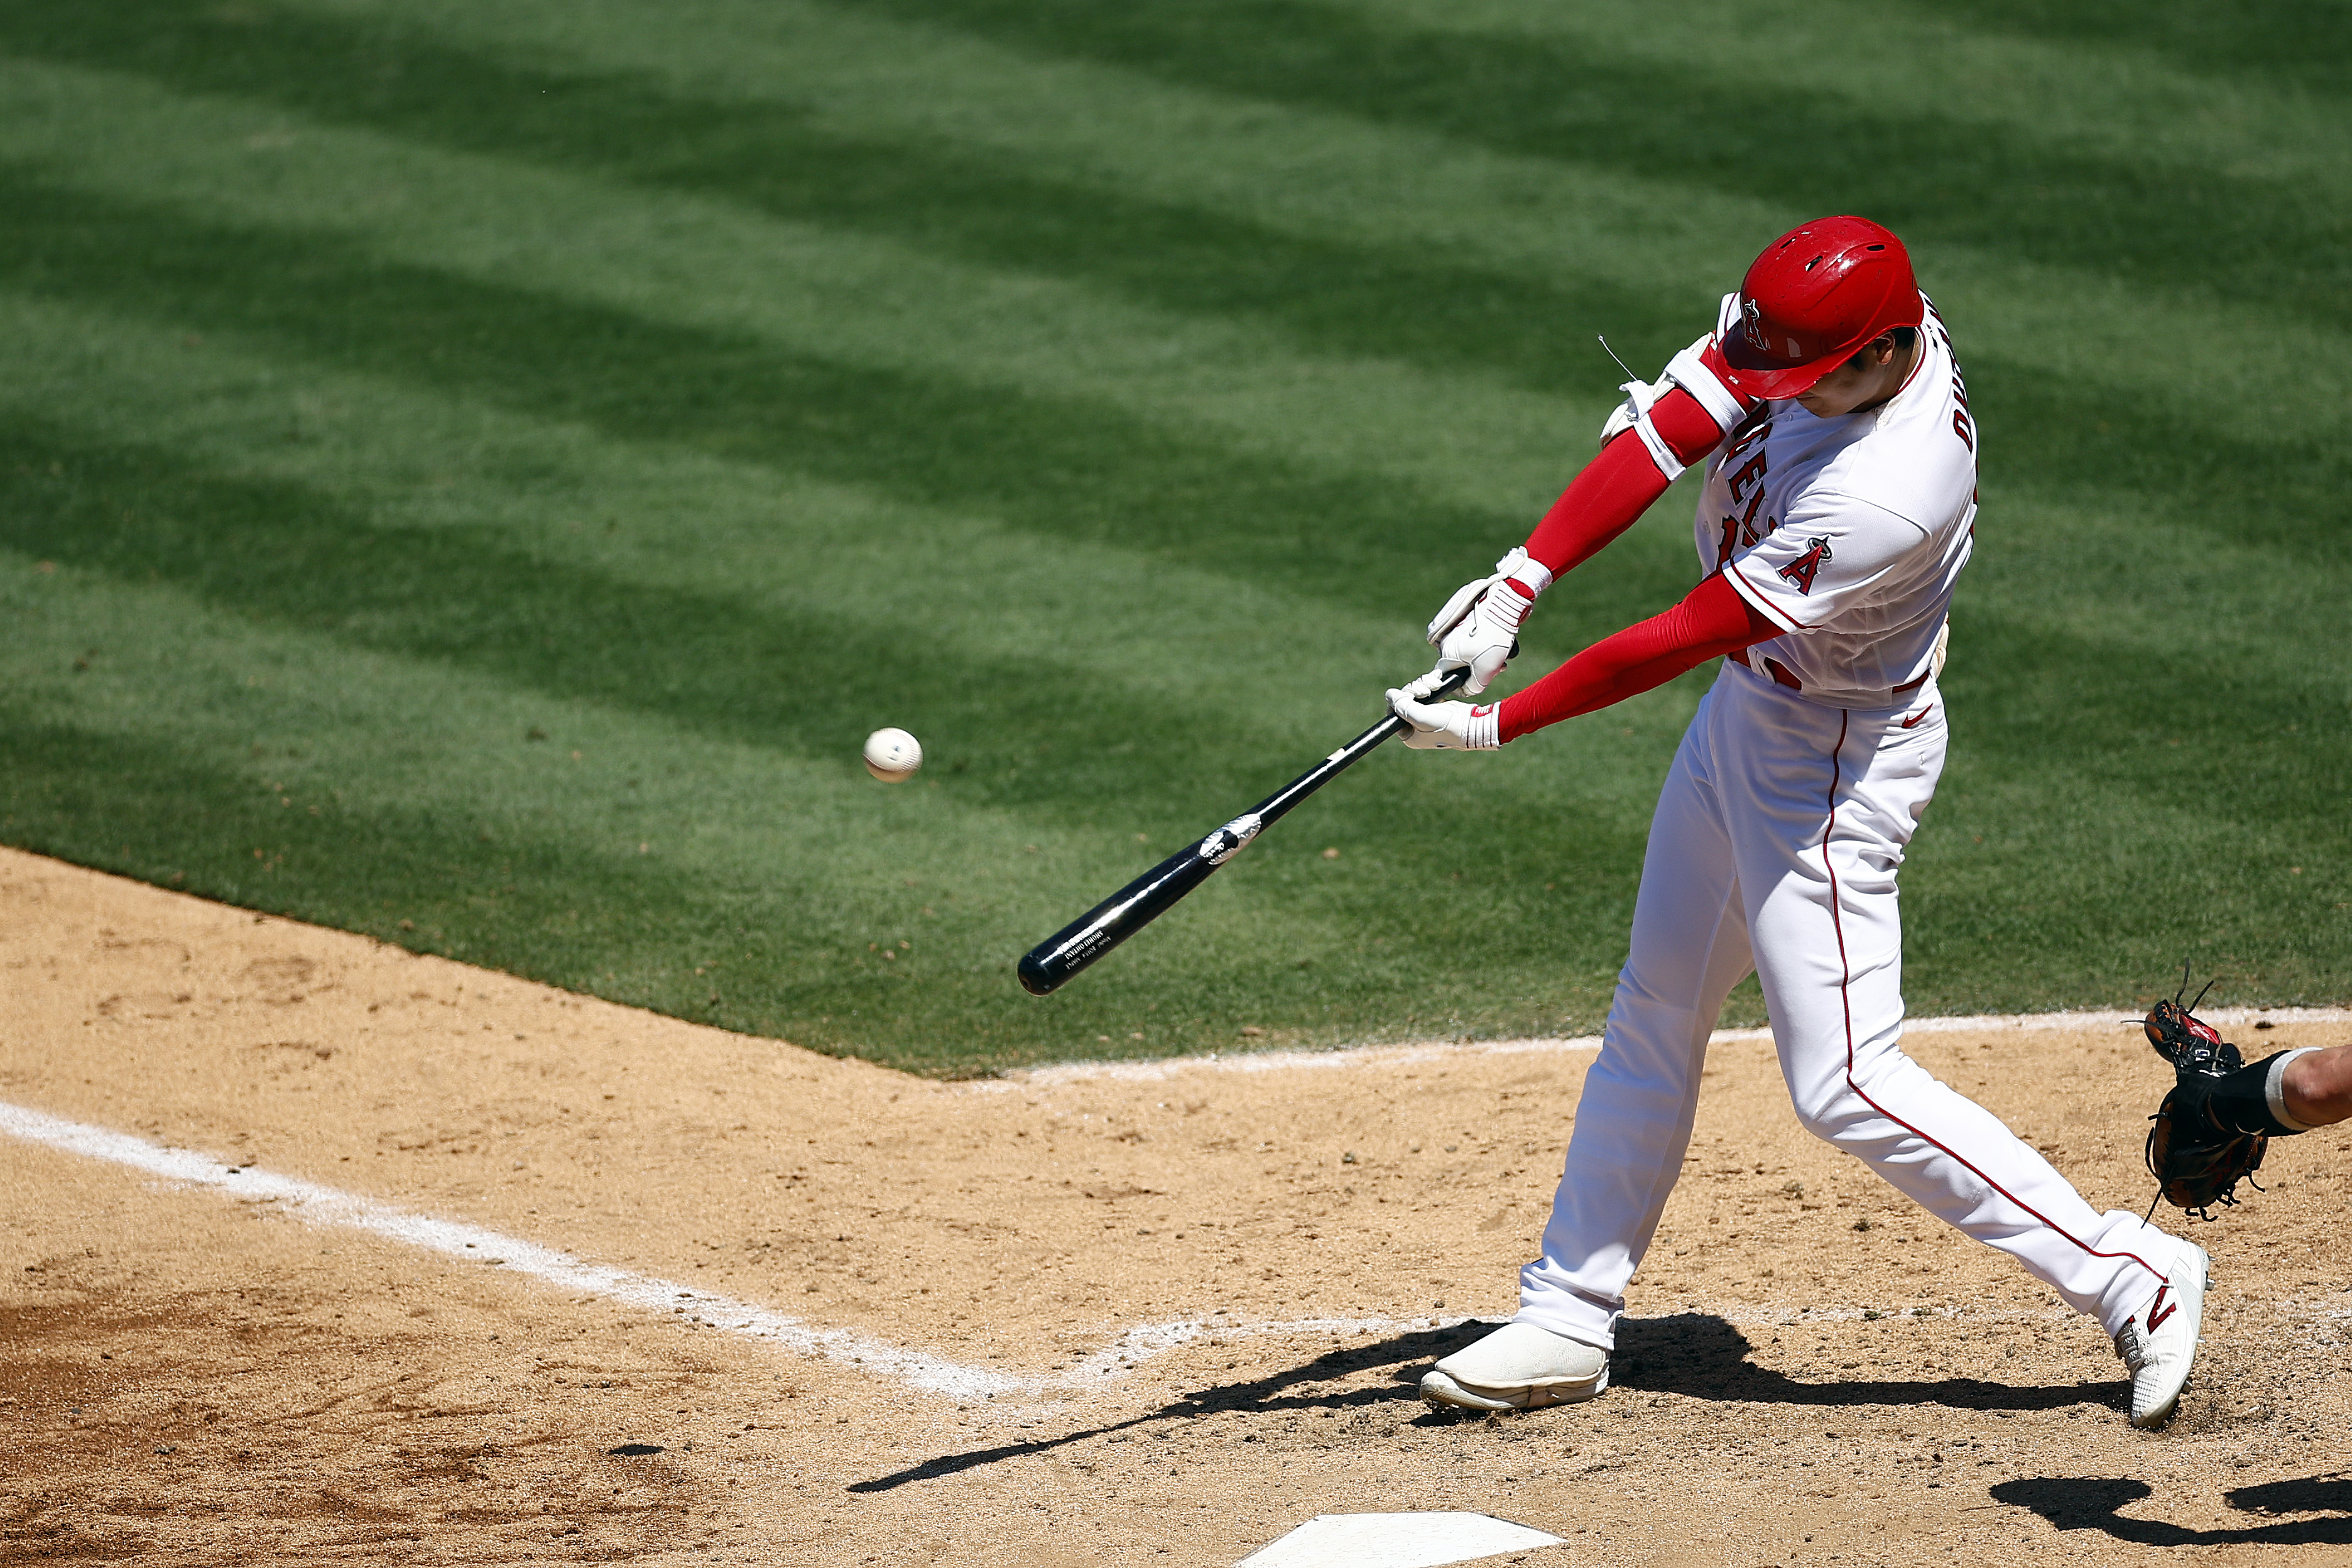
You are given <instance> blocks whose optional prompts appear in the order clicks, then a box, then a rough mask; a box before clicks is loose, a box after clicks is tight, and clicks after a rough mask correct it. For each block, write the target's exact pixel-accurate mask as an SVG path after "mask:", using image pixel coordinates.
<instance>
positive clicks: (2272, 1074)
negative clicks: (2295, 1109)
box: [2263, 1046, 2320, 1132]
mask: <svg viewBox="0 0 2352 1568" xmlns="http://www.w3.org/2000/svg"><path fill="white" fill-rule="evenodd" d="M2319 1048H2320V1047H2317V1046H2303V1047H2298V1048H2297V1049H2294V1050H2292V1051H2282V1052H2280V1053H2279V1054H2278V1055H2277V1056H2275V1057H2273V1058H2271V1070H2270V1071H2269V1072H2268V1073H2266V1074H2264V1075H2263V1099H2264V1100H2268V1101H2270V1106H2271V1115H2272V1116H2273V1117H2275V1118H2276V1119H2277V1121H2278V1124H2279V1125H2280V1126H2282V1127H2289V1128H2293V1129H2294V1131H2297V1132H2308V1131H2311V1129H2310V1128H2308V1127H2306V1126H2305V1125H2304V1124H2303V1123H2302V1122H2300V1121H2296V1120H2295V1119H2294V1117H2292V1116H2290V1115H2288V1114H2287V1110H2286V1064H2287V1063H2289V1062H2291V1061H2293V1060H2294V1058H2297V1057H2307V1056H2309V1055H2310V1054H2311V1053H2312V1052H2314V1051H2315V1050H2317V1049H2319Z"/></svg>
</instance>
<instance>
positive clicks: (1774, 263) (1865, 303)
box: [1722, 217, 1925, 398]
mask: <svg viewBox="0 0 2352 1568" xmlns="http://www.w3.org/2000/svg"><path fill="white" fill-rule="evenodd" d="M1924 314H1925V312H1924V310H1923V307H1922V306H1921V304H1920V300H1919V285H1918V284H1917V283H1916V281H1915V280H1914V279H1912V276H1911V253H1910V252H1908V251H1906V250H1905V249H1904V248H1903V242H1902V241H1901V240H1899V239H1897V238H1895V236H1894V235H1893V234H1892V233H1890V232H1888V231H1887V230H1885V229H1884V228H1881V227H1880V226H1878V225H1876V224H1874V223H1873V222H1871V221H1870V220H1869V219H1868V218H1864V217H1822V218H1815V219H1814V220H1813V221H1812V222H1811V223H1808V224H1801V225H1800V226H1797V227H1795V228H1792V229H1790V231H1789V232H1788V233H1786V234H1784V235H1782V236H1781V237H1780V238H1778V239H1776V240H1774V241H1773V242H1772V243H1771V244H1769V245H1768V246H1766V247H1764V254H1763V255H1761V256H1759V257H1758V258H1756V259H1755V260H1754V261H1753V262H1751V263H1749V264H1748V276H1747V277H1746V278H1743V279H1740V282H1739V321H1738V325H1736V326H1735V327H1733V328H1732V330H1731V331H1730V332H1729V333H1728V334H1727V335H1726V336H1725V338H1724V340H1723V343H1722V348H1723V357H1724V360H1725V362H1726V363H1728V364H1729V365H1730V367H1731V372H1732V378H1733V379H1734V380H1735V381H1736V382H1738V385H1739V389H1740V390H1741V391H1742V392H1745V393H1747V394H1748V395H1750V396H1753V397H1764V398H1773V397H1794V396H1796V395H1798V394H1799V393H1801V392H1803V391H1804V390H1805V389H1806V388H1807V387H1809V386H1811V385H1812V384H1813V383H1815V382H1817V381H1819V380H1820V379H1821V378H1822V376H1824V375H1827V374H1829V373H1830V372H1831V371H1833V370H1835V369H1836V368H1837V367H1838V366H1839V365H1841V364H1843V363H1845V361H1846V360H1847V359H1848V358H1849V357H1850V356H1851V355H1852V354H1853V352H1854V351H1855V350H1856V349H1859V348H1860V347H1862V345H1863V344H1864V343H1866V342H1870V340H1871V339H1873V338H1874V337H1876V336H1878V335H1879V334H1880V333H1881V332H1884V331H1887V330H1888V329H1889V328H1892V327H1916V326H1917V325H1918V324H1919V322H1920V321H1921V319H1922V318H1923V316H1924Z"/></svg>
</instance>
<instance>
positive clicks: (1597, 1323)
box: [1518, 660, 2181, 1350]
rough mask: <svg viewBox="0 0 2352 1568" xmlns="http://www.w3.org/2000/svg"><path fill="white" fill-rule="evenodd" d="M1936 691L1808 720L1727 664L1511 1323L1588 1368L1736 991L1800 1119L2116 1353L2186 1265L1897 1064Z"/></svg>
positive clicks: (1678, 757) (1697, 741)
mask: <svg viewBox="0 0 2352 1568" xmlns="http://www.w3.org/2000/svg"><path fill="white" fill-rule="evenodd" d="M1945 739H1946V731H1945V725H1944V714H1943V704H1942V701H1941V700H1940V699H1939V697H1938V696H1937V692H1936V689H1935V687H1934V685H1933V684H1932V683H1931V684H1929V685H1928V686H1927V688H1926V689H1923V690H1922V691H1920V692H1918V693H1916V694H1915V697H1914V699H1913V700H1912V701H1910V702H1909V703H1906V705H1904V706H1903V707H1900V708H1892V709H1885V710H1875V711H1862V710H1843V709H1836V708H1824V707H1822V706H1820V705H1818V704H1815V703H1811V702H1807V701H1804V700H1801V699H1800V698H1798V697H1795V696H1793V695H1791V694H1790V693H1789V692H1787V691H1784V690H1782V689H1780V687H1778V686H1776V685H1774V684H1773V683H1772V682H1771V681H1770V680H1769V679H1765V678H1764V677H1762V676H1759V675H1756V674H1753V673H1751V672H1750V671H1748V670H1747V669H1745V668H1740V667H1739V666H1738V665H1736V664H1734V663H1733V662H1731V661H1730V660H1726V661H1725V662H1724V667H1723V673H1722V674H1721V676H1720V677H1719V678H1718V679H1717V681H1716V683H1715V685H1714V687H1713V688H1712V689H1710V690H1709V691H1708V693H1707V695H1706V699H1705V700H1703V701H1702V702H1701V703H1700V705H1699V710H1698V713H1697V716H1696V717H1695V718H1694V719H1693V720H1692V721H1691V725H1690V729H1689V730H1688V731H1686V732H1685V734H1684V736H1683V742H1682V747H1681V749H1680V750H1679V751H1678V752H1676V753H1675V763H1674V768H1673V771H1672V772H1671V773H1669V774H1668V775H1667V778H1666V784H1665V788H1664V792H1663V793H1662V794H1661V795H1660V796H1659V798H1658V809H1657V814H1656V816H1655V817H1654V819H1653V820H1652V823H1651V827H1650V844H1649V850H1648V853H1647V855H1646V857H1645V858H1644V859H1643V866H1642V887H1641V892H1640V894H1639V896H1638V898H1637V899H1636V900H1635V904H1634V910H1633V946H1632V952H1631V954H1630V956H1629V957H1628V958H1627V959H1626V961H1625V967H1624V970H1623V971H1622V973H1620V974H1619V976H1618V979H1617V993H1616V996H1615V998H1614V1000H1613V1001H1612V1004H1611V1005H1610V1010H1609V1023H1608V1027H1607V1029H1606V1031H1605V1032H1604V1034H1603V1036H1602V1041H1601V1054H1600V1056H1599V1058H1597V1059H1596V1060H1595V1061H1594V1063H1593V1064H1592V1067H1591V1070H1590V1071H1589V1072H1588V1073H1587V1074H1586V1076H1585V1080H1584V1095H1583V1098H1582V1100H1580V1102H1579V1103H1578V1106H1577V1111H1576V1127H1575V1131H1574V1132H1573V1134H1572V1135H1571V1136H1570V1140H1569V1146H1568V1162H1567V1169H1566V1171H1565V1173H1563V1174H1562V1176H1561V1178H1560V1184H1559V1194H1558V1195H1557V1196H1556V1197H1554V1199H1553V1200H1552V1212H1551V1219H1550V1222H1549V1224H1548V1225H1546V1226H1545V1227H1544V1235H1543V1256H1542V1257H1541V1258H1538V1259H1537V1260H1536V1261H1535V1262H1533V1263H1530V1264H1528V1266H1527V1267H1526V1268H1524V1269H1522V1270H1521V1271H1520V1275H1519V1301H1520V1306H1519V1312H1518V1316H1519V1317H1520V1318H1521V1319H1524V1320H1525V1321H1529V1322H1532V1323H1536V1324H1538V1325H1539V1326H1541V1327H1543V1328H1547V1329H1549V1330H1551V1331H1554V1332H1555V1333H1560V1334H1565V1335H1567V1336H1569V1337H1570V1338H1571V1339H1576V1340H1580V1341H1582V1342H1585V1343H1587V1344H1591V1345H1597V1346H1599V1347H1601V1349H1603V1350H1610V1349H1613V1348H1614V1347H1615V1325H1616V1320H1617V1317H1618V1315H1619V1313H1620V1312H1622V1310H1623V1309H1624V1293H1625V1287H1626V1285H1627V1283H1628V1282H1629V1281H1630V1280H1631V1279H1633V1271H1634V1269H1635V1268H1637V1267H1638V1266H1639V1265H1640V1263H1641V1260H1642V1255H1643V1252H1644V1251H1646V1250H1647V1249H1648V1247H1649V1245H1650V1239H1651V1237H1652V1236H1653V1235H1654V1233H1655V1232H1656V1230H1657V1226H1658V1216H1659V1215H1660V1214H1661V1213H1662V1212H1663V1211H1664V1208H1665V1203H1666V1194H1668V1193H1669V1192H1670V1191H1672V1190H1673V1187H1674V1184H1675V1177H1676V1176H1678V1175H1679V1174H1680V1173H1681V1172H1682V1164H1683V1156H1684V1153H1685V1151H1686V1149H1687V1148H1688V1146H1689V1143H1690V1134H1691V1119H1692V1116H1693V1114H1694V1113H1695V1112H1696V1109H1697V1100H1698V1085H1699V1076H1700V1069H1701V1068H1702V1066H1703V1064H1704V1062H1705V1058H1706V1039H1707V1036H1708V1034H1709V1033H1710V1032H1711V1031H1712V1030H1713V1028H1714V1026H1715V1023H1716V1020H1717V1017H1718V1016H1720V1015H1721V1012H1722V1009H1723V1002H1724V998H1725V997H1726V996H1727V995H1728V994H1730V991H1731V988H1732V987H1733V986H1734V985H1736V984H1738V983H1739V981H1740V980H1741V979H1743V978H1744V977H1745V976H1746V975H1747V974H1748V972H1749V971H1750V970H1753V971H1755V973H1756V974H1757V978H1758V981H1759V984H1761V985H1762V987H1763V991H1764V1005H1765V1008H1766V1011H1767V1014H1768V1016H1769V1017H1770V1019H1771V1023H1772V1032H1773V1037H1774V1040H1775V1042H1776V1044H1777V1047H1778V1049H1779V1052H1780V1071H1781V1074H1782V1076H1783V1077H1784V1078H1785V1079H1787V1080H1788V1084H1789V1094H1790V1100H1792V1101H1793V1102H1794V1103H1795V1106H1796V1111H1797V1116H1798V1120H1799V1121H1801V1123H1802V1124H1803V1125H1804V1127H1805V1128H1806V1130H1807V1131H1811V1132H1812V1133H1814V1134H1815V1135H1816V1136H1818V1137H1821V1138H1824V1139H1826V1140H1828V1141H1829V1142H1832V1143H1834V1144H1836V1145H1837V1146H1838V1147H1839V1148H1841V1149H1843V1150H1845V1151H1847V1152H1849V1153H1852V1154H1854V1155H1857V1156H1859V1157H1860V1158H1861V1159H1863V1160H1864V1161H1866V1162H1867V1163H1869V1165H1870V1167H1871V1168H1872V1169H1873V1170H1874V1171H1876V1172H1877V1173H1879V1174H1880V1175H1881V1176H1884V1177H1885V1179H1886V1180H1887V1181H1888V1182H1890V1183H1892V1184H1894V1185H1895V1186H1896V1187H1897V1188H1899V1189H1901V1190H1902V1191H1903V1192H1904V1193H1905V1194H1908V1195H1909V1196H1910V1197H1911V1198H1912V1199H1913V1200H1914V1201H1916V1202H1917V1203H1918V1204H1920V1205H1922V1206H1924V1207H1926V1208H1927V1209H1928V1210H1929V1211H1930V1212H1932V1213H1934V1214H1935V1215H1937V1217H1938V1218H1940V1219H1942V1220H1944V1221H1945V1222H1946V1223H1948V1224H1949V1225H1952V1226H1957V1227H1958V1228H1959V1229H1961V1230H1963V1231H1966V1232H1967V1233H1968V1234H1969V1235H1970V1236H1972V1237H1976V1238H1977V1239H1978V1240H1979V1241H1983V1242H1986V1243H1989V1244H1990V1245H1991V1246H1993V1247H1999V1248H2000V1249H2001V1250H2002V1251H2004V1252H2006V1253H2009V1254H2010V1255H2011V1257H2013V1258H2016V1259H2017V1260H2018V1261H2019V1262H2020V1263H2022V1264H2023V1265H2024V1266H2025V1268H2026V1269H2027V1270H2028V1271H2029V1272H2030V1273H2032V1275H2033V1277H2034V1278H2035V1279H2040V1280H2042V1282H2043V1283H2045V1284H2047V1285H2048V1286H2050V1287H2051V1289H2054V1290H2056V1291H2057V1292H2058V1294H2059V1295H2060V1296H2061V1297H2063V1299H2064V1300H2066V1302H2067V1303H2068V1304H2069V1305H2070V1306H2072V1307H2074V1309H2075V1310H2078V1311H2082V1312H2087V1313H2090V1314H2092V1315H2094V1316H2095V1317H2096V1318H2097V1319H2098V1320H2099V1322H2100V1324H2101V1325H2102V1326H2103V1327H2104V1328H2105V1330H2106V1331H2107V1332H2108V1333H2109V1334H2110V1335H2112V1334H2114V1333H2115V1331H2116V1330H2118V1329H2120V1328H2121V1327H2122V1326H2123V1325H2124V1323H2125V1322H2126V1321H2128V1320H2129V1319H2130V1317H2131V1315H2132V1313H2133V1312H2134V1311H2135V1310H2137V1308H2139V1307H2140V1306H2142V1305H2143V1304H2145V1303H2146V1301H2147V1299H2148V1298H2149V1297H2150V1296H2152V1295H2154V1294H2155V1292H2156V1289H2157V1287H2158V1285H2160V1284H2161V1283H2163V1281H2164V1277H2165V1273H2166V1271H2167V1270H2168V1269H2169V1268H2171V1267H2172V1265H2173V1263H2174V1261H2175V1260H2176V1259H2177V1258H2179V1254H2180V1250H2181V1243H2180V1242H2179V1241H2178V1240H2176V1239H2175V1238H2173V1237H2169V1236H2167V1235H2166V1234H2165V1233H2163V1232H2162V1231H2159V1230H2157V1229H2155V1228H2154V1227H2153V1226H2148V1225H2147V1224H2145V1223H2144V1222H2143V1221H2141V1219H2140V1218H2139V1217H2138V1216H2137V1215H2132V1214H2126V1213H2123V1212H2121V1211H2110V1212H2109V1213H2107V1214H2105V1215H2100V1214H2097V1213H2095V1212H2094V1211H2093V1210H2092V1208H2091V1206H2090V1205H2088V1204H2086V1203H2084V1201H2083V1199H2082V1197H2081V1195H2080V1194H2077V1193H2076V1192H2075V1191H2074V1187H2073V1186H2072V1185H2071V1184H2069V1183H2068V1182H2067V1180H2066V1179H2065V1178H2064V1177H2063V1176H2062V1175H2060V1174H2059V1173H2057V1172H2056V1171H2055V1170H2053V1168H2052V1167H2051V1165H2050V1163H2049V1162H2048V1161H2046V1160H2044V1159H2043V1158H2042V1156H2041V1155H2040V1154H2038V1153H2036V1152H2034V1151H2033V1150H2032V1148H2030V1147H2028V1146H2027V1145H2026V1144H2025V1143H2024V1142H2021V1140H2020V1139H2019V1138H2018V1137H2017V1135H2016V1134H2015V1133H2013V1132H2011V1131H2010V1130H2009V1129H2008V1128H2007V1127H2005V1126H2003V1125H2002V1124H2001V1122H2000V1121H1999V1120H1998V1119H1997V1118H1995V1117H1994V1116H1993V1115H1992V1114H1991V1112H1990V1111H1988V1110H1984V1109H1983V1108H1982V1107H1981V1106H1979V1105H1978V1104H1976V1102H1975V1101H1973V1100H1969V1099H1968V1098H1967V1097H1965V1096H1963V1095H1961V1094H1958V1093H1957V1092H1956V1091H1954V1090H1953V1089H1949V1088H1948V1087H1946V1086H1945V1085H1944V1084H1942V1083H1939V1082H1937V1080H1936V1079H1934V1078H1932V1077H1931V1076H1929V1075H1928V1073H1927V1070H1926V1069H1925V1068H1921V1067H1920V1066H1919V1065H1918V1064H1917V1063H1916V1062H1914V1061H1913V1060H1912V1059H1911V1058H1909V1057H1908V1056H1906V1055H1905V1054H1904V1052H1903V1050H1902V1048H1901V1047H1900V1046H1899V1045H1898V1044H1897V1043H1896V1042H1897V1040H1898V1038H1899V1037H1901V1035H1902V1032H1903V995H1902V978H1903V934H1902V922H1901V919H1900V916H1899V913H1898V910H1897V908H1896V903H1895V870H1896V868H1898V867H1899V866H1900V865H1901V864H1902V860H1903V849H1904V846H1905V845H1906V844H1907V843H1909V841H1910V838H1911V835H1912V832H1913V830H1914V829H1915V828H1916V826H1918V822H1919V817H1920V815H1921V814H1922V813H1923V812H1925V811H1926V810H1927V801H1928V799H1929V797H1930V796H1932V795H1934V794H1935V791H1936V779H1937V775H1938V774H1939V773H1942V771H1943V766H1944V748H1945Z"/></svg>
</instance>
